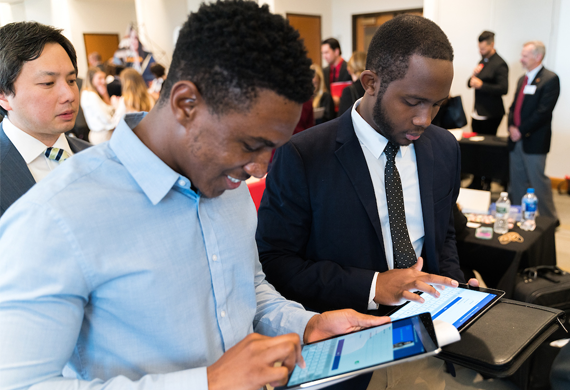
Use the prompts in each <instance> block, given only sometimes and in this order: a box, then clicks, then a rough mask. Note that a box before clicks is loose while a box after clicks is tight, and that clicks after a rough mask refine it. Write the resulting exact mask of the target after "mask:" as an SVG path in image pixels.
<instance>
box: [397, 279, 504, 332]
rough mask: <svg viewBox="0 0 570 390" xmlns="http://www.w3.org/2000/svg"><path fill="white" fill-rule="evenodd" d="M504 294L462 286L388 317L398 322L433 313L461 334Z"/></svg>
mask: <svg viewBox="0 0 570 390" xmlns="http://www.w3.org/2000/svg"><path fill="white" fill-rule="evenodd" d="M503 295H505V292H504V291H500V290H493V289H488V288H482V287H474V286H469V285H467V284H460V285H459V287H458V288H446V289H445V290H443V291H441V295H440V297H439V298H434V297H432V296H430V295H427V294H425V295H424V297H425V302H424V303H422V304H419V303H416V302H408V303H406V304H404V305H402V306H400V307H398V308H396V309H395V310H393V311H392V312H391V313H389V314H388V315H389V316H390V318H391V319H392V321H394V320H397V319H400V318H405V317H408V316H412V315H415V314H418V313H424V312H429V313H430V314H431V316H432V318H433V319H434V320H436V319H440V320H442V321H445V322H448V323H450V324H452V325H453V326H455V327H456V328H457V330H459V331H460V332H461V331H463V330H465V329H466V328H467V327H468V326H469V325H471V324H472V323H473V322H474V321H475V320H476V319H477V318H479V316H481V314H483V313H484V312H485V311H487V310H488V309H489V308H490V307H491V306H492V305H494V304H495V303H496V302H497V301H498V300H499V299H500V298H501V297H502V296H503Z"/></svg>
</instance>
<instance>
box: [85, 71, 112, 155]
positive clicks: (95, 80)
mask: <svg viewBox="0 0 570 390" xmlns="http://www.w3.org/2000/svg"><path fill="white" fill-rule="evenodd" d="M105 77H106V75H105V72H103V71H102V70H101V69H99V68H95V67H93V68H89V70H88V71H87V77H86V78H85V84H84V85H83V88H82V91H81V99H80V103H81V109H82V110H83V115H84V116H85V122H87V126H88V127H89V130H90V132H89V142H91V143H92V144H93V145H96V144H100V143H102V142H105V141H107V140H109V139H110V138H111V134H112V133H113V130H114V129H115V127H117V124H118V123H119V120H120V119H121V117H120V116H117V115H115V109H114V108H113V105H112V104H111V99H110V98H109V93H108V92H107V83H106V81H105Z"/></svg>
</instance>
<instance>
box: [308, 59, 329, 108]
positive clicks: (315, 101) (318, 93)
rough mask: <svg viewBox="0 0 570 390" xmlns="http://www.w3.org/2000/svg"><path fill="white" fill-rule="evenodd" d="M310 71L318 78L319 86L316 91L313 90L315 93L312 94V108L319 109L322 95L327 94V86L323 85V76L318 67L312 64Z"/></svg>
mask: <svg viewBox="0 0 570 390" xmlns="http://www.w3.org/2000/svg"><path fill="white" fill-rule="evenodd" d="M311 69H312V70H313V71H314V72H315V76H317V77H318V78H319V86H318V88H317V89H315V92H314V94H313V108H319V104H320V103H321V98H322V97H323V93H324V92H328V91H327V86H326V84H325V76H324V75H323V70H322V69H321V67H320V66H319V65H317V64H313V65H311Z"/></svg>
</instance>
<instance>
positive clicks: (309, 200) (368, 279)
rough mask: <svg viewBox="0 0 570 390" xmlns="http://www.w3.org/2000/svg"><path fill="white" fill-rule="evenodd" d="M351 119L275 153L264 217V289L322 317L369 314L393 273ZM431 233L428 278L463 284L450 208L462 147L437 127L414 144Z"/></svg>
mask: <svg viewBox="0 0 570 390" xmlns="http://www.w3.org/2000/svg"><path fill="white" fill-rule="evenodd" d="M350 111H351V110H348V111H347V112H346V113H345V114H344V115H342V116H341V117H339V118H337V119H334V120H332V121H330V122H327V123H324V124H322V125H319V126H316V127H314V128H312V129H309V130H306V131H304V132H302V133H300V134H298V135H295V136H293V138H291V141H290V142H289V143H287V144H285V145H284V146H283V147H281V148H280V149H278V150H277V152H276V154H275V158H274V160H273V164H272V167H271V171H270V172H269V174H268V176H267V179H266V185H267V187H266V190H265V194H264V195H263V199H262V201H261V205H260V208H259V222H258V228H257V234H256V239H257V245H258V248H259V256H260V260H261V262H262V264H263V269H264V271H265V273H266V275H267V280H268V281H269V282H270V283H272V284H273V285H274V286H275V288H276V289H277V290H278V291H279V292H281V293H282V294H283V295H284V296H285V297H287V298H288V299H292V300H295V301H298V302H300V303H302V304H303V305H305V306H306V307H307V308H310V309H312V310H316V311H325V310H331V309H341V308H353V309H355V310H358V311H361V312H365V311H367V306H368V298H369V293H370V287H371V284H372V279H373V276H374V272H375V271H380V272H384V271H387V270H388V268H387V263H386V256H385V252H384V244H383V239H382V229H381V227H380V219H379V217H378V209H377V204H376V197H375V194H374V187H373V185H372V180H371V178H370V174H369V171H368V167H367V164H366V160H365V158H364V154H363V152H362V149H361V146H360V143H359V141H358V138H357V137H356V134H355V132H354V128H353V125H352V119H351V112H350ZM414 145H415V150H416V156H417V167H418V176H419V185H420V194H421V203H422V212H423V220H424V226H425V240H424V246H423V253H422V255H423V257H424V260H425V262H424V270H425V271H427V272H430V273H435V274H442V275H446V276H450V277H452V278H455V279H457V280H459V281H463V273H462V272H461V270H460V269H459V259H458V256H457V248H456V244H455V230H454V227H453V222H454V221H453V214H452V206H453V205H454V204H455V201H456V199H457V195H458V194H459V184H460V183H459V176H460V167H461V164H460V161H461V160H460V159H461V155H460V150H459V144H458V143H457V141H456V140H455V138H454V137H453V135H451V133H449V132H448V131H447V130H443V129H441V128H439V127H435V126H430V127H428V128H427V129H426V131H425V132H424V134H423V135H422V136H421V137H420V139H419V140H417V141H415V142H414Z"/></svg>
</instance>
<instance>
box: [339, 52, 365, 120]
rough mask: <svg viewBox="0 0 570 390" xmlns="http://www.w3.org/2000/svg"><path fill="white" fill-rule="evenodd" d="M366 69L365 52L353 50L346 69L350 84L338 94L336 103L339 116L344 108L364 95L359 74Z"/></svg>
mask: <svg viewBox="0 0 570 390" xmlns="http://www.w3.org/2000/svg"><path fill="white" fill-rule="evenodd" d="M365 69H366V53H365V52H363V51H355V52H354V53H352V56H351V57H350V60H348V64H347V65H346V70H347V71H348V74H350V77H352V85H350V86H348V87H346V88H345V89H344V90H343V91H342V95H341V96H340V102H339V104H338V116H341V115H342V114H343V113H344V112H345V111H346V110H348V109H349V108H350V107H352V105H353V104H354V103H355V102H356V101H357V100H358V99H360V98H361V97H362V96H364V88H363V87H362V84H361V83H360V74H361V73H362V72H364V70H365Z"/></svg>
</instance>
